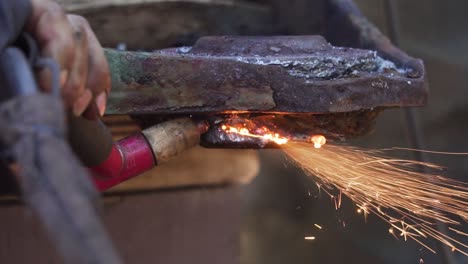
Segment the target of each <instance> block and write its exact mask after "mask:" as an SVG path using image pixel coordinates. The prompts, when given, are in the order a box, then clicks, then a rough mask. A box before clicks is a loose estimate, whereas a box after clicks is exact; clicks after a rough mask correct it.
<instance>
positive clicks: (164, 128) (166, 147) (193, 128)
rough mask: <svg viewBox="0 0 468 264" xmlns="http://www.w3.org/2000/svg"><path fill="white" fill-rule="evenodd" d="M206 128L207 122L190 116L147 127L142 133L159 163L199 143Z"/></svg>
mask: <svg viewBox="0 0 468 264" xmlns="http://www.w3.org/2000/svg"><path fill="white" fill-rule="evenodd" d="M206 129H207V127H206V125H205V123H197V122H195V121H193V120H192V119H190V118H179V119H174V120H171V121H168V122H163V123H160V124H157V125H155V126H152V127H150V128H147V129H145V130H143V131H142V133H143V135H144V136H145V138H146V140H147V141H148V143H149V144H150V146H151V149H152V150H153V155H154V159H155V161H156V163H157V164H158V165H159V164H161V163H164V162H166V161H168V160H170V159H172V158H174V157H176V156H177V155H179V154H180V153H182V152H184V151H186V150H187V149H190V148H192V147H195V146H196V145H198V144H199V143H200V134H201V133H203V132H205V131H206Z"/></svg>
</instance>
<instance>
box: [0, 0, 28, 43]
mask: <svg viewBox="0 0 468 264" xmlns="http://www.w3.org/2000/svg"><path fill="white" fill-rule="evenodd" d="M31 9H32V8H31V2H30V0H0V52H1V51H2V50H3V49H4V48H5V47H6V46H7V45H9V44H11V42H13V41H14V40H15V39H16V38H17V37H18V35H19V34H20V33H21V31H22V30H23V27H24V26H25V24H26V22H27V19H28V17H29V16H30V15H31Z"/></svg>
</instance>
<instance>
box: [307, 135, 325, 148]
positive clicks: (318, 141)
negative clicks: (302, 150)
mask: <svg viewBox="0 0 468 264" xmlns="http://www.w3.org/2000/svg"><path fill="white" fill-rule="evenodd" d="M310 141H312V143H314V148H316V149H319V148H321V147H322V146H323V145H325V144H326V143H327V138H326V137H324V136H322V135H315V136H312V137H311V138H310Z"/></svg>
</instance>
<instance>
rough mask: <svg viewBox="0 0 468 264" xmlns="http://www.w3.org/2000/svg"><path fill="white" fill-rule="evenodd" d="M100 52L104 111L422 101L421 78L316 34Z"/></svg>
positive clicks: (315, 109) (321, 109) (332, 108)
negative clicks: (105, 76)
mask: <svg viewBox="0 0 468 264" xmlns="http://www.w3.org/2000/svg"><path fill="white" fill-rule="evenodd" d="M107 57H108V61H109V63H110V67H111V73H112V88H113V90H112V93H111V95H110V102H111V103H110V104H109V106H108V113H109V114H212V113H239V112H245V111H248V112H249V113H251V112H261V113H286V114H291V113H314V114H324V113H343V112H351V111H360V110H372V109H374V108H376V107H403V106H421V105H424V104H425V102H426V94H427V90H426V86H425V83H424V79H422V78H413V77H412V76H410V75H409V74H408V71H407V69H405V68H398V67H397V66H395V64H394V63H393V62H390V61H387V60H384V59H383V58H381V57H379V56H378V55H377V53H376V52H374V51H368V50H360V49H351V48H338V47H333V46H331V45H330V44H328V43H327V42H326V41H325V40H324V39H323V38H322V37H320V36H300V37H299V36H287V37H205V38H201V39H200V40H199V41H198V42H197V43H196V44H195V45H194V46H193V47H182V48H177V49H166V50H160V51H155V52H152V53H146V52H122V51H115V50H107Z"/></svg>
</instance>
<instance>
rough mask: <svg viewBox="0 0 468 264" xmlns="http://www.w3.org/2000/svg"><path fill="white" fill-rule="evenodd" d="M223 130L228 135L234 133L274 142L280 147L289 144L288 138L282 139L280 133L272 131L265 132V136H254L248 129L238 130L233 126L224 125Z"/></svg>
mask: <svg viewBox="0 0 468 264" xmlns="http://www.w3.org/2000/svg"><path fill="white" fill-rule="evenodd" d="M221 129H222V130H224V131H226V133H233V134H237V135H241V136H246V137H252V138H261V139H264V140H267V141H273V142H275V143H276V144H278V145H284V144H286V143H288V142H289V139H288V138H286V137H282V136H280V135H279V134H278V133H272V132H270V131H265V134H262V135H259V134H253V133H252V132H250V131H249V129H248V128H245V127H241V128H237V127H233V126H227V125H222V126H221Z"/></svg>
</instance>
